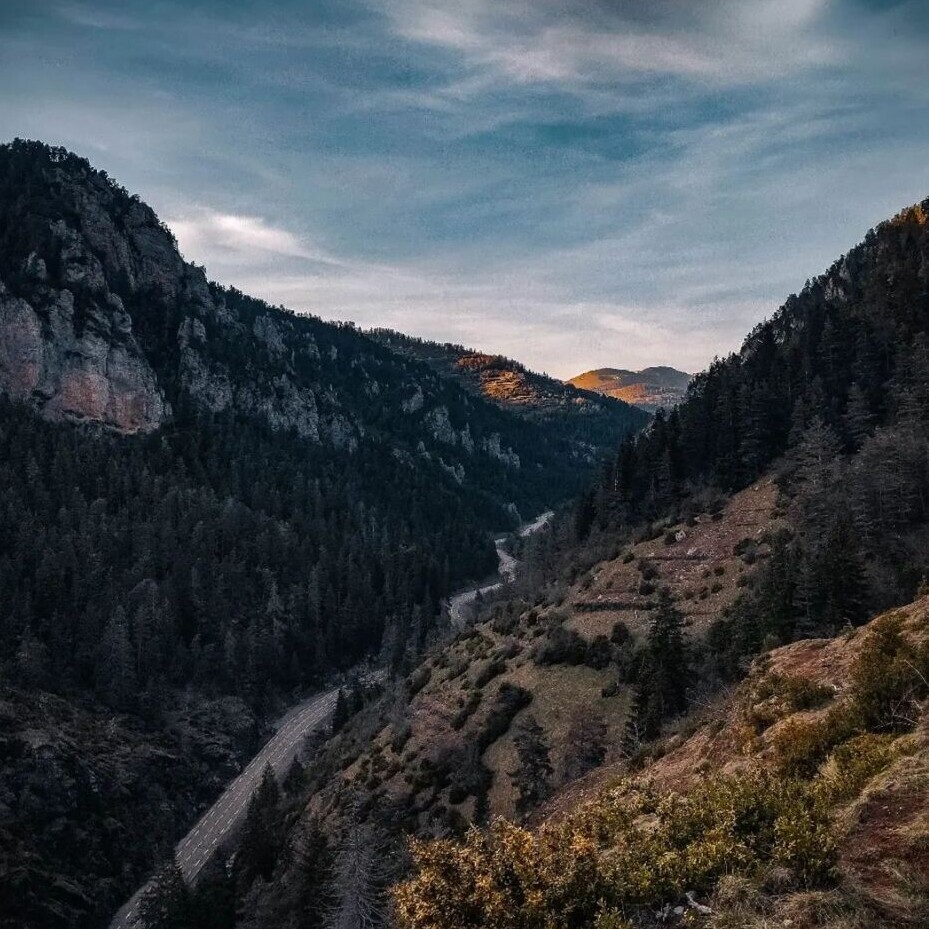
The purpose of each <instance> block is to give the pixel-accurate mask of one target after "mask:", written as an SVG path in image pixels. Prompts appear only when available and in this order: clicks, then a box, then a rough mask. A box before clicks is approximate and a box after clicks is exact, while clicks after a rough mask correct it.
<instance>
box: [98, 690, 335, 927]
mask: <svg viewBox="0 0 929 929" xmlns="http://www.w3.org/2000/svg"><path fill="white" fill-rule="evenodd" d="M338 693H339V688H338V687H335V688H333V689H332V690H328V691H326V692H325V693H321V694H317V695H316V696H315V697H312V698H310V699H309V700H307V701H305V702H304V703H301V704H299V705H298V706H296V707H294V709H292V710H291V711H290V712H289V713H288V714H287V715H286V716H285V717H284V718H283V719H281V720H280V722H279V723H278V730H277V732H276V733H275V734H274V735H273V736H272V737H271V739H270V740H269V741H268V742H267V743H266V744H265V746H264V748H262V749H261V751H260V752H259V753H258V754H257V755H255V757H254V758H253V759H252V760H251V761H250V762H249V763H248V766H247V767H246V768H245V769H244V770H243V771H242V772H241V773H240V774H239V776H238V777H237V778H236V779H235V780H234V781H233V782H232V783H231V784H230V785H229V786H228V787H227V788H226V790H225V791H224V793H223V794H222V796H221V797H220V798H219V799H218V800H217V801H216V803H214V804H213V806H211V807H210V808H209V810H207V811H206V813H205V814H204V815H203V817H202V818H201V819H200V821H199V822H198V823H197V824H196V825H195V826H194V827H193V829H191V830H190V832H188V833H187V835H185V836H184V838H183V839H181V841H180V842H178V843H177V845H176V846H175V861H176V862H177V864H178V866H179V867H180V869H181V873H182V874H183V875H184V877H185V878H186V880H187V882H188V883H193V881H195V880H196V878H197V875H198V874H199V873H200V871H201V870H202V868H203V866H204V865H205V864H206V863H207V862H208V861H209V860H210V858H211V857H212V856H213V853H214V852H215V851H216V850H217V848H219V847H220V846H221V844H222V842H223V839H225V838H226V837H228V836H229V835H230V833H232V832H233V831H234V830H235V829H236V827H237V826H239V825H240V824H241V823H242V821H243V820H244V819H245V814H246V812H247V810H248V803H249V800H251V798H252V795H253V794H254V793H255V790H256V789H257V787H258V784H259V783H260V782H261V776H262V774H263V773H264V769H265V767H267V766H268V765H271V768H272V770H273V771H274V773H275V774H277V775H278V777H283V776H284V774H286V772H287V770H288V768H289V767H290V765H291V763H292V762H293V760H294V758H295V757H296V756H297V753H298V752H299V751H300V747H301V746H302V744H303V740H304V739H305V738H306V736H308V735H309V734H310V733H311V732H313V731H315V730H316V729H318V728H319V727H320V726H321V725H322V724H323V723H324V722H325V721H326V720H327V719H328V718H329V716H330V715H331V713H332V711H333V709H335V703H336V699H337V697H338ZM147 887H148V885H147V884H146V885H144V886H142V887H140V888H139V890H137V891H136V893H135V894H134V895H133V897H132V899H131V900H129V901H128V902H127V903H126V904H125V905H124V906H123V907H122V909H121V910H120V911H119V912H118V913H117V914H116V916H115V917H114V918H113V921H112V922H111V923H110V929H134V927H136V926H138V925H139V918H138V913H139V901H140V900H141V898H142V895H143V893H144V892H145V890H146V889H147Z"/></svg>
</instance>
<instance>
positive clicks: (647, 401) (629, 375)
mask: <svg viewBox="0 0 929 929" xmlns="http://www.w3.org/2000/svg"><path fill="white" fill-rule="evenodd" d="M691 377H692V375H690V374H687V373H686V372H685V371H679V370H678V369H677V368H672V367H670V366H668V365H653V366H651V367H648V368H642V370H641V371H630V370H628V369H626V368H595V369H594V370H593V371H585V372H584V373H583V374H578V375H577V376H576V377H572V378H571V379H570V380H569V381H567V383H568V384H571V385H573V386H574V387H577V388H579V389H581V390H589V391H593V392H595V393H598V394H603V395H604V396H606V397H614V398H616V399H618V400H624V401H625V402H626V403H631V404H633V405H634V406H637V407H640V408H641V409H643V410H648V411H649V412H650V413H654V412H655V410H657V409H660V408H661V407H664V408H670V407H672V406H676V405H677V404H678V403H680V402H681V400H683V399H684V396H685V395H686V393H687V385H688V384H689V383H690V380H691Z"/></svg>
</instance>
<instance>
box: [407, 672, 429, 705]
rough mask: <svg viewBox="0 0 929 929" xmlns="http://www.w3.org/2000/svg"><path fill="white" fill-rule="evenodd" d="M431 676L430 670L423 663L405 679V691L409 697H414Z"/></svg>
mask: <svg viewBox="0 0 929 929" xmlns="http://www.w3.org/2000/svg"><path fill="white" fill-rule="evenodd" d="M431 677H432V671H430V670H429V668H427V667H426V666H425V665H421V666H420V667H419V668H417V669H416V670H415V671H414V672H413V673H412V674H411V675H410V676H409V677H408V678H407V679H406V691H407V693H408V694H409V695H410V696H411V697H415V696H416V694H418V693H419V692H420V691H421V690H422V689H423V688H424V687H425V686H426V684H428V683H429V679H430V678H431Z"/></svg>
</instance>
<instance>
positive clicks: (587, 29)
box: [386, 0, 844, 88]
mask: <svg viewBox="0 0 929 929" xmlns="http://www.w3.org/2000/svg"><path fill="white" fill-rule="evenodd" d="M829 6H830V4H829V0H753V2H751V3H745V2H743V0H723V2H715V3H713V2H707V3H700V4H693V3H690V4H684V3H680V2H673V0H670V2H669V0H655V2H653V3H652V4H648V5H646V4H642V5H641V6H639V5H637V4H633V3H630V4H622V5H620V4H615V5H611V4H602V3H597V2H596V0H583V2H581V0H568V2H567V3H565V2H558V3H555V2H552V0H508V2H506V3H500V2H494V0H460V2H458V3H455V4H449V3H445V2H441V0H390V2H388V4H387V6H386V9H387V12H388V15H389V17H390V21H391V23H392V26H393V28H394V29H395V31H396V32H397V33H398V34H399V35H401V36H403V37H404V38H406V39H408V40H412V41H416V42H420V43H423V44H427V45H433V46H439V47H442V48H445V49H447V50H449V51H452V52H455V53H458V54H459V55H461V56H462V57H463V58H464V59H465V60H466V61H467V62H468V63H470V64H471V65H472V66H473V67H475V68H481V69H491V70H493V71H495V72H496V73H497V74H498V75H499V76H502V77H505V78H506V79H508V80H510V81H513V82H515V83H522V84H532V83H554V84H559V85H562V86H565V87H569V88H570V87H574V88H582V87H584V86H588V85H591V84H598V83H603V82H605V81H612V80H617V79H629V78H641V77H649V76H659V75H660V76H670V77H676V78H683V79H687V80H695V81H701V82H711V83H735V84H739V83H749V82H754V81H759V80H770V79H772V78H774V77H778V76H784V75H788V74H793V73H796V72H797V70H798V69H810V68H823V67H824V66H826V65H830V64H834V63H837V62H838V61H840V60H842V58H843V57H844V55H843V49H842V47H841V45H840V43H839V42H837V41H836V40H835V38H834V37H831V38H828V39H827V38H825V37H822V36H820V35H818V34H817V32H816V29H815V27H816V25H817V23H818V22H819V20H820V19H821V18H822V17H823V15H824V14H825V13H826V12H827V10H828V8H829ZM643 11H645V12H644V13H643Z"/></svg>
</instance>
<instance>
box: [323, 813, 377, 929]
mask: <svg viewBox="0 0 929 929" xmlns="http://www.w3.org/2000/svg"><path fill="white" fill-rule="evenodd" d="M386 880H387V874H386V870H385V867H384V854H383V842H382V840H381V838H380V836H379V835H378V834H377V832H376V831H375V830H374V828H373V827H372V826H371V825H369V824H363V823H361V822H360V821H359V819H358V814H357V811H356V812H355V813H354V814H353V818H352V822H351V823H350V826H349V829H348V831H347V833H346V835H345V839H344V840H343V842H342V845H341V847H340V849H339V853H338V855H337V856H336V860H335V866H334V867H333V880H332V891H333V897H334V901H335V902H334V904H333V905H332V907H331V909H330V910H329V913H328V914H327V916H326V919H325V923H324V925H325V927H326V929H376V927H379V926H381V925H382V923H383V920H384V910H385V902H384V889H385V884H386Z"/></svg>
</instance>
